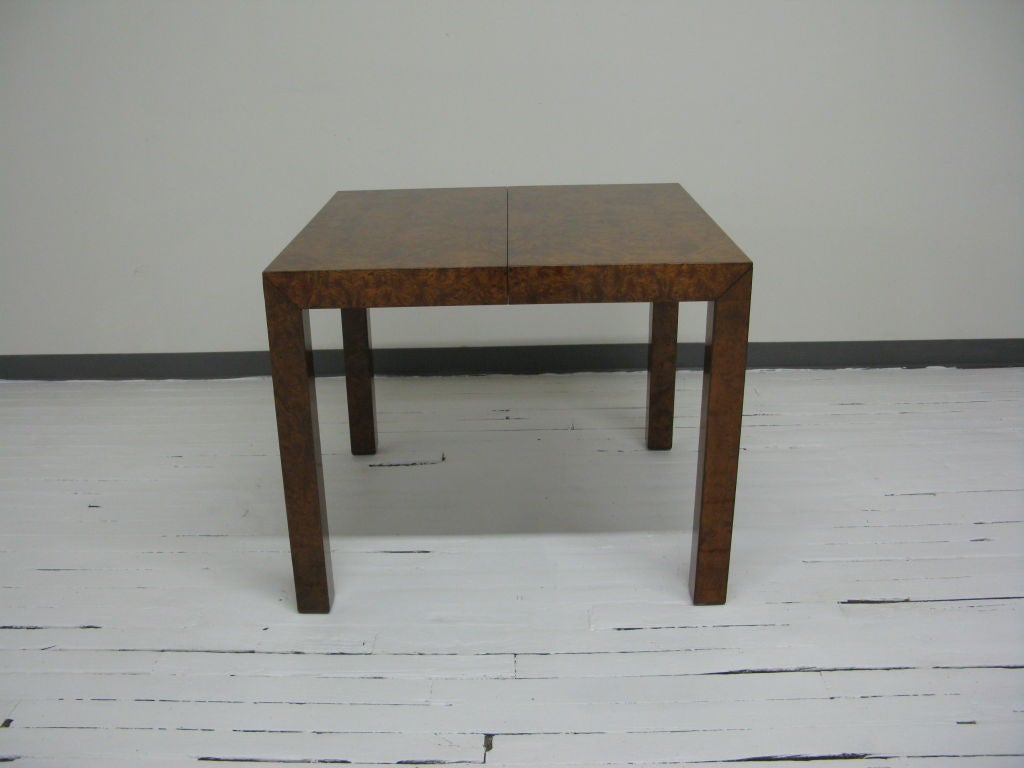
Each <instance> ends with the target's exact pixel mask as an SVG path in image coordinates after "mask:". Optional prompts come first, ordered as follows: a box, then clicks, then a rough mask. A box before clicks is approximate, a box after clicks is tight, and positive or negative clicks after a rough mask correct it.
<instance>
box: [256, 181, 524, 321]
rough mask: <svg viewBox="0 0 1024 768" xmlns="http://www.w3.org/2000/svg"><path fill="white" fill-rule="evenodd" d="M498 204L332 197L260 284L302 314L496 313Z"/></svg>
mask: <svg viewBox="0 0 1024 768" xmlns="http://www.w3.org/2000/svg"><path fill="white" fill-rule="evenodd" d="M506 195H507V193H506V190H505V189H504V188H503V187H482V188H468V189H412V190H401V189H400V190H376V191H366V192H338V193H336V194H335V195H334V196H333V197H332V198H331V199H330V201H328V203H327V204H326V205H325V206H324V207H323V208H322V209H321V210H320V212H319V213H317V214H316V216H314V217H313V219H312V220H311V221H310V222H309V223H308V224H307V225H306V226H305V227H304V228H303V229H302V231H301V232H300V233H299V234H298V235H297V236H296V237H295V239H294V240H292V242H291V243H289V244H288V246H287V247H286V248H285V249H284V250H283V251H282V252H281V255H280V256H278V257H277V258H276V259H274V261H273V262H272V263H271V264H270V265H269V266H268V267H267V269H266V270H265V274H267V275H268V277H269V278H270V279H271V280H272V281H273V282H274V283H275V284H276V285H278V286H279V287H280V288H281V289H282V290H283V291H285V292H286V293H287V295H288V296H289V298H290V299H291V300H292V302H294V303H295V304H298V305H299V306H302V307H309V308H314V307H317V308H322V307H338V308H341V307H377V306H379V307H400V306H437V305H453V304H470V305H474V304H504V303H505V302H506V301H507V285H506V279H505V267H506V260H507V254H506V250H507V243H506V234H507V232H506V223H507V210H506V205H507V204H506Z"/></svg>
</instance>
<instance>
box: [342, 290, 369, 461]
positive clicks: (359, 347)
mask: <svg viewBox="0 0 1024 768" xmlns="http://www.w3.org/2000/svg"><path fill="white" fill-rule="evenodd" d="M341 333H342V336H343V337H344V343H345V389H346V392H347V394H348V433H349V441H350V442H351V444H352V453H353V454H355V455H356V456H365V455H368V454H371V453H376V452H377V416H376V409H375V407H374V403H373V350H372V349H371V347H370V318H369V313H368V311H367V310H366V309H361V308H360V309H343V310H341Z"/></svg>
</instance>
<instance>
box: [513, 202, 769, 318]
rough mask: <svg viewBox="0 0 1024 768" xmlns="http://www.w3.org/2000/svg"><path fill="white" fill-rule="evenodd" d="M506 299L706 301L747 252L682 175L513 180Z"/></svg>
mask: <svg viewBox="0 0 1024 768" xmlns="http://www.w3.org/2000/svg"><path fill="white" fill-rule="evenodd" d="M508 225H509V249H508V250H509V301H510V302H511V303H513V304H536V303H559V302H600V301H664V302H668V301H704V300H707V299H709V298H711V297H713V296H717V295H719V294H720V293H722V291H724V290H725V289H726V288H727V287H728V286H729V285H731V284H732V283H733V282H734V281H735V280H736V279H737V278H738V277H739V276H740V275H741V274H742V273H743V271H744V270H745V269H746V268H747V267H748V266H749V264H750V260H749V259H748V258H747V257H746V256H745V255H744V254H743V252H742V251H740V249H739V248H738V247H737V246H736V244H735V243H733V242H732V240H730V239H729V237H728V236H727V235H726V234H725V233H724V232H723V231H722V230H721V228H720V227H719V226H718V225H717V224H716V223H715V222H714V220H713V219H712V218H711V217H710V216H708V215H707V213H705V212H704V210H703V209H702V208H701V207H700V206H699V205H697V203H696V202H694V200H693V198H692V197H690V195H689V194H687V192H686V191H685V190H684V189H683V188H682V187H681V186H679V185H678V184H608V185H583V186H561V187H559V186H551V187H511V188H510V189H509V198H508Z"/></svg>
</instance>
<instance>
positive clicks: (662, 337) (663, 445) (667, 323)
mask: <svg viewBox="0 0 1024 768" xmlns="http://www.w3.org/2000/svg"><path fill="white" fill-rule="evenodd" d="M678 329H679V304H677V303H675V302H656V303H654V304H651V341H650V345H649V349H648V355H647V448H648V449H649V450H652V451H667V450H668V449H670V448H671V447H672V427H673V423H672V422H673V416H674V415H675V394H676V348H677V346H676V338H677V336H678Z"/></svg>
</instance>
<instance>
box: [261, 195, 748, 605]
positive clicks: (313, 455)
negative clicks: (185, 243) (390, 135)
mask: <svg viewBox="0 0 1024 768" xmlns="http://www.w3.org/2000/svg"><path fill="white" fill-rule="evenodd" d="M752 275H753V265H752V264H751V262H750V260H749V259H748V258H747V257H746V256H745V255H744V254H743V252H742V251H740V249H739V248H738V247H737V246H736V245H735V243H733V242H732V240H730V239H729V237H728V236H727V235H726V234H725V233H724V232H723V231H722V230H721V229H720V228H719V227H718V225H717V224H715V222H714V221H713V220H712V219H711V217H709V216H708V215H707V214H706V213H705V212H704V210H703V209H702V208H701V207H700V206H699V205H697V203H696V202H694V200H693V198H691V197H690V196H689V195H688V194H687V193H686V191H685V190H684V189H683V188H682V187H681V186H679V185H678V184H629V185H600V186H562V187H555V186H553V187H508V188H505V187H483V188H469V189H416V190H380V191H370V192H338V193H337V194H335V195H334V196H333V197H332V198H331V199H330V200H329V201H328V202H327V204H326V205H325V206H324V207H323V208H322V209H321V210H320V212H319V213H318V214H317V215H316V216H314V217H313V220H312V221H310V222H309V224H307V225H306V227H305V228H304V229H303V230H302V231H301V232H300V233H299V234H298V235H297V236H296V237H295V239H294V240H292V242H291V243H290V244H289V245H288V246H287V247H286V248H285V249H284V251H282V253H281V255H280V256H278V257H277V258H276V259H275V260H274V261H273V262H272V263H271V264H270V266H268V267H267V268H266V270H265V271H264V272H263V293H264V299H265V301H266V309H267V328H268V331H269V336H270V358H271V369H272V374H273V379H274V402H275V404H276V408H277V430H278V438H279V442H280V449H281V468H282V472H283V477H284V497H285V507H286V510H287V515H288V535H289V538H290V541H291V553H292V568H293V571H294V574H295V593H296V599H297V602H298V609H299V611H301V612H303V613H326V612H328V611H330V609H331V599H332V595H333V580H332V577H331V560H330V541H329V538H328V528H327V513H326V506H325V503H324V487H323V475H322V469H321V456H320V436H319V425H318V423H317V412H316V393H315V390H314V386H313V378H314V373H313V358H312V348H311V344H310V335H309V318H308V315H309V313H308V310H310V309H323V308H337V309H340V310H341V319H342V333H343V336H344V351H345V378H346V388H347V393H348V411H349V430H350V438H351V444H352V453H354V454H371V453H374V452H375V451H376V449H377V435H376V426H375V410H374V402H373V359H372V352H371V347H370V332H369V320H368V314H367V309H368V308H370V307H436V306H451V305H483V304H552V303H576V302H610V301H643V302H650V304H651V336H650V348H649V350H650V351H649V360H648V397H647V447H648V448H650V449H652V450H665V449H668V448H671V447H672V419H673V411H674V394H675V371H676V329H677V321H678V314H679V302H680V301H706V302H708V320H707V340H706V345H705V353H704V381H703V396H702V402H701V418H700V439H699V459H698V469H697V494H696V505H695V507H696V511H695V514H694V536H693V554H692V557H691V561H690V563H691V564H690V586H691V590H692V594H693V600H694V602H695V603H697V604H699V605H705V604H717V603H724V602H725V596H726V584H727V580H728V575H729V552H730V548H731V544H732V519H733V506H734V500H735V496H736V470H737V465H738V460H739V444H740V422H741V415H742V408H743V382H744V375H745V370H746V353H747V326H748V322H749V316H750V286H751V277H752ZM641 492H642V489H640V488H638V489H637V493H641Z"/></svg>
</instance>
